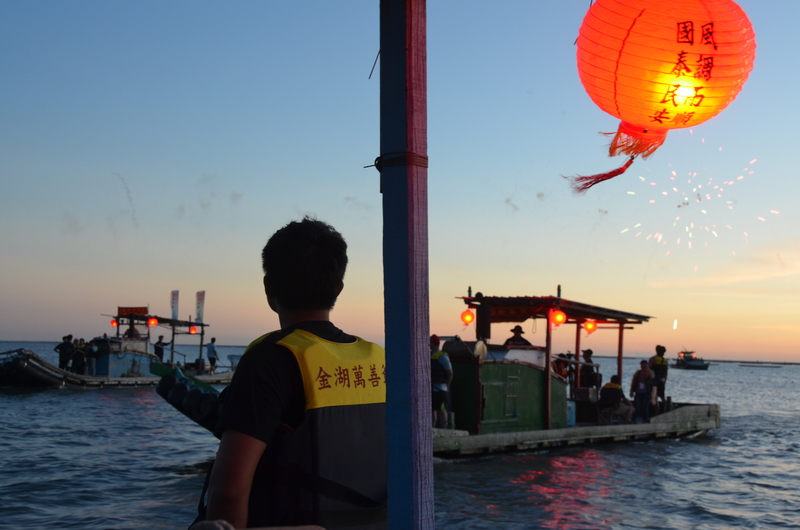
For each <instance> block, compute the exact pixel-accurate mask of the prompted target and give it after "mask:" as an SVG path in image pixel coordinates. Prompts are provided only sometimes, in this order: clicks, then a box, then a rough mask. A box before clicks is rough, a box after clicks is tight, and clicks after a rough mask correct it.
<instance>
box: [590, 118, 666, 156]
mask: <svg viewBox="0 0 800 530" xmlns="http://www.w3.org/2000/svg"><path fill="white" fill-rule="evenodd" d="M601 134H604V135H606V136H611V135H614V139H613V140H611V145H609V146H608V156H619V155H628V156H641V157H642V158H647V157H648V156H650V155H652V154H653V153H655V152H656V149H658V148H659V147H661V145H662V144H663V143H664V141H665V140H666V139H667V130H666V129H654V128H650V129H645V128H642V127H637V126H635V125H631V124H629V123H625V122H621V123H620V125H619V129H617V132H615V133H601Z"/></svg>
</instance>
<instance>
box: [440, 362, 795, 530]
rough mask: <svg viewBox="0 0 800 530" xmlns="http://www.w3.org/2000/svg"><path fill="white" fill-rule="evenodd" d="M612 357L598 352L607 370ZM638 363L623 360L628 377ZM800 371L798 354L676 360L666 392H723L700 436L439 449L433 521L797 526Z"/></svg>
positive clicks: (683, 397) (712, 397)
mask: <svg viewBox="0 0 800 530" xmlns="http://www.w3.org/2000/svg"><path fill="white" fill-rule="evenodd" d="M614 362H615V361H613V360H610V359H601V360H600V363H601V364H602V365H603V373H604V374H606V375H605V377H606V378H608V377H609V376H610V374H612V373H614V371H615V364H614ZM637 363H638V361H636V360H626V361H625V366H624V373H625V377H626V379H628V378H629V377H631V376H632V374H633V372H634V370H635V369H636V368H637ZM628 382H629V379H628ZM798 383H800V366H786V367H783V368H781V369H770V368H744V367H740V366H739V365H738V364H736V363H719V364H712V366H711V368H710V369H709V371H708V372H705V373H703V372H691V371H680V370H672V371H671V372H670V376H669V381H668V382H667V395H671V396H673V399H674V400H675V401H678V402H694V403H719V404H720V405H722V427H721V428H720V429H718V430H716V431H712V433H711V434H710V435H708V436H704V437H701V438H696V439H692V440H686V439H683V440H659V441H654V442H641V443H632V444H609V445H596V446H591V447H576V448H568V449H561V450H556V451H550V452H540V453H527V454H514V455H497V456H489V457H483V458H480V459H462V460H454V461H440V462H438V463H437V464H436V466H435V469H434V473H435V480H436V481H435V490H436V523H437V528H454V529H460V528H476V529H483V528H485V529H489V528H492V529H498V528H503V529H506V528H508V529H527V528H531V529H533V528H559V529H561V528H565V529H590V528H598V529H603V528H609V529H611V528H651V529H670V528H674V529H685V528H692V529H712V528H713V529H727V528H800V465H799V464H798V451H800V405H798V401H797V400H796V399H794V398H793V397H792V396H793V395H795V394H796V390H797V385H798ZM623 388H626V389H627V387H626V386H625V385H623Z"/></svg>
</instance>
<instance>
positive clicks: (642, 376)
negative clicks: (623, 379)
mask: <svg viewBox="0 0 800 530" xmlns="http://www.w3.org/2000/svg"><path fill="white" fill-rule="evenodd" d="M639 366H640V368H639V369H638V370H636V373H635V374H633V379H632V380H631V397H632V398H633V405H634V407H636V421H637V423H650V394H651V389H652V388H653V372H651V371H650V367H649V366H648V363H647V361H645V360H644V359H642V362H640V363H639ZM639 418H641V419H642V421H641V422H639V421H638V419H639Z"/></svg>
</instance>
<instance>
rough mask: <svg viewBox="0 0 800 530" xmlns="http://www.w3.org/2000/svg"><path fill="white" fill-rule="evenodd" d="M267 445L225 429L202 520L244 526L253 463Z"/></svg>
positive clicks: (254, 464) (254, 463)
mask: <svg viewBox="0 0 800 530" xmlns="http://www.w3.org/2000/svg"><path fill="white" fill-rule="evenodd" d="M266 448H267V444H265V443H264V442H262V441H261V440H259V439H257V438H253V437H252V436H248V435H247V434H243V433H240V432H238V431H234V430H232V429H228V430H226V431H225V432H224V433H223V434H222V439H221V440H220V443H219V451H217V459H216V461H215V462H214V467H213V469H212V470H211V478H210V479H209V483H208V509H207V513H206V519H207V520H209V521H215V520H218V519H224V520H225V521H228V522H229V523H231V524H232V525H233V526H234V528H246V527H247V512H248V501H249V498H250V488H251V487H252V485H253V475H255V472H256V466H258V461H259V460H260V459H261V455H263V454H264V450H265V449H266Z"/></svg>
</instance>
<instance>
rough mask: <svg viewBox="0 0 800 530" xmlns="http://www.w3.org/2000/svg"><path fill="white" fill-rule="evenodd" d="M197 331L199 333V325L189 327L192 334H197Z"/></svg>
mask: <svg viewBox="0 0 800 530" xmlns="http://www.w3.org/2000/svg"><path fill="white" fill-rule="evenodd" d="M196 333H197V326H191V327H190V328H189V334H190V335H194V334H196Z"/></svg>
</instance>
